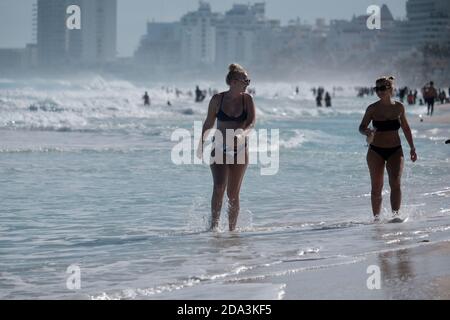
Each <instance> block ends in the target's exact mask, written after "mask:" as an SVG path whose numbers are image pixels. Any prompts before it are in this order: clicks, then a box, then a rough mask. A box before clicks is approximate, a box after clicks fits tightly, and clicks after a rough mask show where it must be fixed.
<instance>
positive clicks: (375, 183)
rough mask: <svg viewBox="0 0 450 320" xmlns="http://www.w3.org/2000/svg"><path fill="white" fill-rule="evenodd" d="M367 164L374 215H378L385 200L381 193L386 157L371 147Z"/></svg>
mask: <svg viewBox="0 0 450 320" xmlns="http://www.w3.org/2000/svg"><path fill="white" fill-rule="evenodd" d="M367 165H368V167H369V172H370V181H371V184H372V191H371V202H372V212H373V215H374V216H378V215H379V214H380V212H381V202H382V200H383V199H382V196H381V193H382V191H383V177H384V159H383V158H382V157H381V156H380V155H379V154H378V153H376V152H375V151H373V150H371V149H369V151H368V152H367Z"/></svg>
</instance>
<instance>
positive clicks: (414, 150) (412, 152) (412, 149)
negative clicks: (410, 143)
mask: <svg viewBox="0 0 450 320" xmlns="http://www.w3.org/2000/svg"><path fill="white" fill-rule="evenodd" d="M409 154H410V155H411V161H412V162H416V160H417V154H416V148H411V151H410V152H409Z"/></svg>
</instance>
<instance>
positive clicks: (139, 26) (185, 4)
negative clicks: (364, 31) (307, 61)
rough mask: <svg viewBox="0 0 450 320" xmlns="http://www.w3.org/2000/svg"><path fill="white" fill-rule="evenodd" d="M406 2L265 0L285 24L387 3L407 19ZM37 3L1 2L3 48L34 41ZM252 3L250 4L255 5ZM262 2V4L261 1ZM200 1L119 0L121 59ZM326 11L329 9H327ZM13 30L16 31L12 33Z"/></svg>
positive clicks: (220, 6) (218, 1) (217, 3)
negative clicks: (156, 25)
mask: <svg viewBox="0 0 450 320" xmlns="http://www.w3.org/2000/svg"><path fill="white" fill-rule="evenodd" d="M406 1H407V0H382V1H377V0H341V1H340V3H339V5H337V4H336V3H335V1H332V0H318V1H314V2H311V1H299V0H277V1H275V0H266V1H265V3H266V16H267V17H268V18H271V19H279V20H281V23H282V24H286V23H287V22H288V21H289V20H291V19H296V18H297V17H299V18H300V19H301V21H303V22H308V23H313V22H314V21H315V19H316V18H325V19H326V20H330V19H350V18H351V17H352V16H353V15H360V14H365V12H366V9H367V7H368V6H369V5H371V4H378V5H381V4H387V5H388V7H389V9H390V10H391V12H392V14H393V16H394V17H395V18H404V17H405V16H406V6H405V4H406ZM33 2H35V0H20V1H17V0H2V1H1V3H0V48H20V47H25V44H26V43H30V42H31V41H32V21H31V12H32V10H31V9H32V3H33ZM206 2H208V3H210V4H211V9H212V11H215V12H225V11H226V10H229V9H230V8H231V7H232V5H233V3H248V1H239V0H210V1H206ZM255 2H258V1H253V2H250V3H255ZM259 2H261V1H259ZM198 3H199V1H198V0H183V1H170V2H169V3H167V1H164V0H132V1H130V0H128V1H126V2H125V1H124V0H118V22H117V28H118V32H117V37H118V39H117V51H118V56H122V57H124V56H131V55H133V52H134V50H135V49H136V47H137V45H138V42H139V39H140V38H141V37H142V36H143V35H144V34H145V32H146V22H147V21H151V20H155V21H177V20H179V19H180V17H181V16H182V15H183V14H185V13H187V12H189V11H195V10H197V8H198ZM324 8H326V10H324ZM11 30H14V32H11Z"/></svg>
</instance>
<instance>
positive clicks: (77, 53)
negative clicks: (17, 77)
mask: <svg viewBox="0 0 450 320" xmlns="http://www.w3.org/2000/svg"><path fill="white" fill-rule="evenodd" d="M69 5H78V6H80V9H81V29H79V30H77V29H74V30H69V29H68V28H67V25H66V20H67V18H68V17H69V15H68V14H67V12H66V10H67V7H68V6H69ZM116 38H117V0H71V1H69V0H38V2H37V48H38V60H39V64H40V65H41V66H44V67H45V66H52V65H62V64H83V65H92V64H102V63H106V62H110V61H112V60H114V59H115V57H116Z"/></svg>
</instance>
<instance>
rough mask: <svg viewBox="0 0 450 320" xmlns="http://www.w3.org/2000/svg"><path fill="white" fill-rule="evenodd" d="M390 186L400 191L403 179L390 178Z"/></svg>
mask: <svg viewBox="0 0 450 320" xmlns="http://www.w3.org/2000/svg"><path fill="white" fill-rule="evenodd" d="M389 186H390V187H391V189H400V187H401V179H400V176H398V177H390V178H389Z"/></svg>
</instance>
